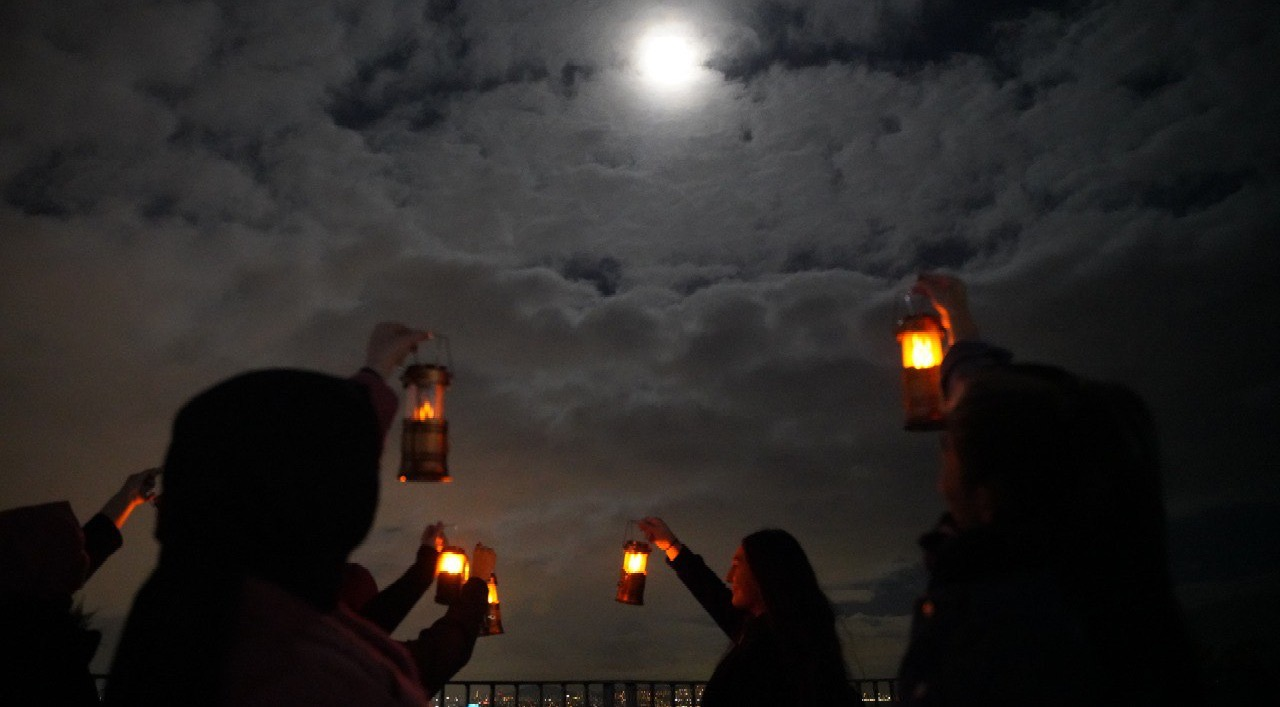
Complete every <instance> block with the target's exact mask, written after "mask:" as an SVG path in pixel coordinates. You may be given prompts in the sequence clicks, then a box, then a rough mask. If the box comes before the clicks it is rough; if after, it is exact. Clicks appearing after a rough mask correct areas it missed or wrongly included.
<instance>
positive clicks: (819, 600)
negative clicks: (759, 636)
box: [742, 528, 835, 624]
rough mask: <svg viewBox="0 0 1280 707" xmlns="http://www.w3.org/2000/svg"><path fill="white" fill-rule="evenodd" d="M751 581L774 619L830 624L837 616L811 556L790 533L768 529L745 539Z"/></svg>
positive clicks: (744, 552) (766, 610)
mask: <svg viewBox="0 0 1280 707" xmlns="http://www.w3.org/2000/svg"><path fill="white" fill-rule="evenodd" d="M742 550H743V554H744V555H745V558H746V562H747V566H748V568H749V571H750V575H751V577H752V579H753V580H754V581H755V584H756V586H757V587H758V589H759V593H760V597H761V598H762V599H763V600H764V606H765V614H767V615H769V616H770V617H771V618H773V619H775V620H781V621H791V622H800V623H804V624H810V623H816V624H823V623H825V624H831V623H832V622H834V620H835V617H834V614H833V613H832V610H831V603H830V602H829V601H827V597H826V595H825V594H824V593H823V592H822V588H821V587H819V586H818V577H817V575H815V574H814V571H813V566H812V565H810V564H809V557H808V556H807V555H806V554H805V552H804V549H803V548H801V547H800V543H799V542H797V541H796V539H795V538H794V537H793V536H792V535H791V534H790V533H788V532H787V531H785V530H779V529H776V528H767V529H765V530H759V531H756V532H754V533H752V534H750V535H748V536H747V537H745V538H743V539H742Z"/></svg>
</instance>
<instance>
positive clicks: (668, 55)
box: [637, 26, 700, 87]
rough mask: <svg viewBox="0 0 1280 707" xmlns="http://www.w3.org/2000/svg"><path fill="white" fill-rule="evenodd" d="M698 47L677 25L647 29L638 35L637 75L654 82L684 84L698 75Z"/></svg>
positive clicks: (664, 85) (675, 85)
mask: <svg viewBox="0 0 1280 707" xmlns="http://www.w3.org/2000/svg"><path fill="white" fill-rule="evenodd" d="M698 55H699V47H698V45H697V43H696V42H694V41H693V39H692V38H691V37H690V36H689V34H688V32H686V31H684V30H683V29H682V28H680V27H673V26H666V27H659V28H654V29H652V30H650V31H649V32H648V33H647V34H645V35H644V36H643V37H642V38H641V39H640V44H639V47H638V48H637V63H638V64H639V68H640V75H641V76H643V77H644V79H645V81H646V82H648V83H650V84H652V85H654V86H663V87H679V86H684V85H686V84H688V83H689V82H691V81H692V80H693V79H694V78H696V77H697V75H698V71H699V69H700V66H699V61H700V58H699V56H698Z"/></svg>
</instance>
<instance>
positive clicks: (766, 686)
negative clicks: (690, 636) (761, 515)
mask: <svg viewBox="0 0 1280 707" xmlns="http://www.w3.org/2000/svg"><path fill="white" fill-rule="evenodd" d="M639 527H640V530H641V532H643V533H644V534H645V537H647V538H648V539H649V542H652V543H653V544H654V545H655V546H656V547H657V548H658V549H659V550H662V551H663V552H664V553H665V554H666V556H667V564H668V565H670V566H671V567H672V569H674V570H675V572H676V575H677V576H678V577H679V578H680V581H681V582H683V583H684V585H685V587H686V588H688V589H689V591H690V593H692V594H693V596H694V598H695V599H697V600H698V603H700V604H701V605H702V607H703V608H704V609H706V611H707V613H708V614H710V615H711V618H712V619H713V620H715V622H716V625H718V626H719V627H720V629H721V630H722V631H724V632H725V634H726V635H727V636H728V637H729V639H730V640H731V641H732V642H733V643H732V645H731V646H730V648H729V651H728V652H727V653H726V654H725V655H724V657H723V658H721V659H720V662H719V664H717V665H716V668H715V670H714V671H713V672H712V674H711V677H710V678H709V679H708V680H707V685H706V688H705V690H704V692H703V694H702V705H703V707H724V706H729V707H753V706H755V705H760V706H762V707H763V706H764V705H770V706H777V705H792V706H796V707H807V706H808V705H815V706H816V705H839V706H847V705H857V704H861V699H860V698H859V696H858V695H857V694H856V693H855V692H854V690H853V688H852V686H851V685H850V684H849V675H848V671H847V669H846V668H845V664H844V657H843V654H842V651H841V647H840V639H839V637H838V636H837V635H836V630H835V613H834V611H833V610H832V608H831V602H830V601H829V600H828V599H827V597H826V595H825V594H824V593H823V592H822V588H821V587H819V586H818V579H817V576H816V575H815V574H814V571H813V567H812V565H810V564H809V558H808V556H807V555H805V552H804V550H803V549H802V548H801V547H800V543H799V542H797V541H796V539H795V538H794V537H792V536H791V534H790V533H787V532H786V531H784V530H778V529H765V530H760V531H757V532H755V533H752V534H750V535H748V536H747V537H745V538H743V539H742V544H741V545H740V546H739V547H738V549H737V551H736V552H735V553H734V556H733V564H732V566H731V567H730V569H729V574H728V576H727V577H726V581H727V582H728V586H726V585H725V583H723V582H721V581H720V579H719V578H718V577H716V575H715V573H714V572H712V571H711V569H710V568H709V567H708V566H707V563H706V562H705V561H703V559H702V558H701V557H700V556H698V555H696V554H694V553H693V552H691V551H690V550H689V549H688V547H686V546H685V545H684V544H683V543H681V542H680V541H679V540H677V539H676V536H675V534H674V533H672V532H671V529H670V528H669V527H668V526H667V524H666V523H665V522H664V521H663V520H662V519H660V518H653V517H649V518H644V519H642V520H641V521H640V522H639Z"/></svg>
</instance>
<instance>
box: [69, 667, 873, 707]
mask: <svg viewBox="0 0 1280 707" xmlns="http://www.w3.org/2000/svg"><path fill="white" fill-rule="evenodd" d="M93 677H94V680H95V682H97V684H98V691H99V693H101V692H102V690H103V688H104V687H105V686H106V681H107V679H108V677H109V676H108V675H105V674H96V675H94V676H93ZM850 682H851V684H852V685H853V687H854V690H855V691H857V692H858V693H859V694H861V695H862V701H863V703H864V704H868V705H870V704H873V703H877V702H880V703H886V702H887V703H893V702H897V701H898V685H897V681H895V680H893V679H892V678H868V679H865V680H852V681H850ZM706 685H707V683H706V681H697V680H568V681H564V680H560V681H555V680H520V681H509V680H467V681H461V682H451V683H447V684H446V685H445V686H444V688H443V689H442V690H441V691H440V694H438V695H436V696H435V697H434V698H432V700H431V704H432V705H433V707H471V706H473V705H476V706H478V707H699V706H700V705H701V704H702V690H703V688H705V687H706ZM815 707H817V706H815Z"/></svg>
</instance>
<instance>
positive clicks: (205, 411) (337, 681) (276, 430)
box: [105, 323, 428, 707]
mask: <svg viewBox="0 0 1280 707" xmlns="http://www.w3.org/2000/svg"><path fill="white" fill-rule="evenodd" d="M425 338H427V334H426V332H422V331H417V330H412V329H409V328H407V327H405V326H403V325H400V324H395V323H383V324H379V325H378V326H376V327H375V328H374V331H373V333H372V334H371V336H370V344H369V348H368V352H367V360H366V363H367V364H368V365H367V366H366V368H365V369H362V371H361V372H360V373H359V374H358V375H357V376H356V377H355V379H343V378H337V377H334V376H330V375H327V374H323V373H318V372H314V371H304V370H293V369H271V370H259V371H250V372H248V373H243V374H240V375H237V376H234V377H232V378H230V379H228V380H225V381H223V382H221V383H218V384H216V385H214V386H213V387H211V388H209V389H208V390H205V391H204V392H202V393H200V394H198V395H196V396H195V397H194V398H192V399H191V400H190V401H188V402H187V403H186V404H185V405H183V407H182V408H181V409H180V410H179V412H178V414H177V416H176V418H175V419H174V423H173V431H172V435H171V439H170V443H169V448H168V451H167V453H166V455H165V461H164V482H165V484H164V496H163V503H161V504H160V505H159V509H158V514H157V523H156V531H155V533H156V538H157V540H158V541H159V542H160V546H161V550H160V559H159V562H158V563H157V566H156V568H155V570H154V571H153V572H152V574H151V576H150V577H149V578H148V579H147V581H146V583H145V584H144V585H143V586H142V588H141V589H140V590H139V591H138V593H137V595H136V596H135V598H134V601H133V606H132V608H131V610H130V612H129V616H128V619H127V620H126V623H125V627H124V631H123V634H122V636H121V639H120V643H119V646H118V647H117V650H116V655H115V660H114V663H113V665H112V669H111V677H110V680H109V681H108V683H107V690H106V699H105V702H106V703H107V704H114V705H131V706H138V705H177V704H182V705H284V704H308V705H350V704H362V705H388V706H390V705H397V706H400V705H414V706H417V707H421V706H422V705H426V704H427V703H428V701H427V699H426V696H425V695H424V694H423V692H422V688H421V686H420V681H419V679H418V675H417V670H416V668H415V667H414V664H413V660H412V658H411V657H410V656H409V655H408V654H407V653H406V652H405V650H404V648H403V647H401V646H399V645H398V644H396V643H395V642H394V641H392V640H391V639H390V638H389V637H387V636H386V634H385V633H384V632H382V631H381V630H380V629H378V628H377V627H375V626H373V625H371V624H370V623H368V622H367V621H364V620H363V619H360V618H358V617H356V616H354V615H353V614H351V613H350V612H347V611H342V610H340V609H339V608H338V592H339V589H340V586H341V583H342V576H343V572H344V570H345V567H346V564H347V557H348V555H349V554H350V552H351V550H352V549H353V548H355V547H356V546H357V545H358V544H359V543H360V542H361V540H362V539H363V538H364V536H365V534H366V533H367V532H368V530H369V528H370V526H371V525H372V522H373V515H374V510H375V507H376V505H377V498H378V485H379V484H378V463H379V457H380V455H381V449H382V441H383V439H382V438H383V434H384V432H385V429H386V427H385V424H384V423H383V420H384V419H386V418H387V417H388V416H389V415H393V414H394V409H395V393H394V392H393V391H391V390H390V389H389V388H388V387H387V386H386V383H385V381H384V380H383V379H384V378H385V376H386V375H388V374H389V373H390V372H391V370H392V369H393V368H394V367H395V365H397V364H398V362H399V361H402V360H403V359H404V357H405V356H407V354H408V352H409V350H410V349H411V347H412V346H414V345H416V343H418V342H420V341H422V340H424V339H425ZM388 402H389V403H390V405H388V404H387V403H388Z"/></svg>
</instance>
